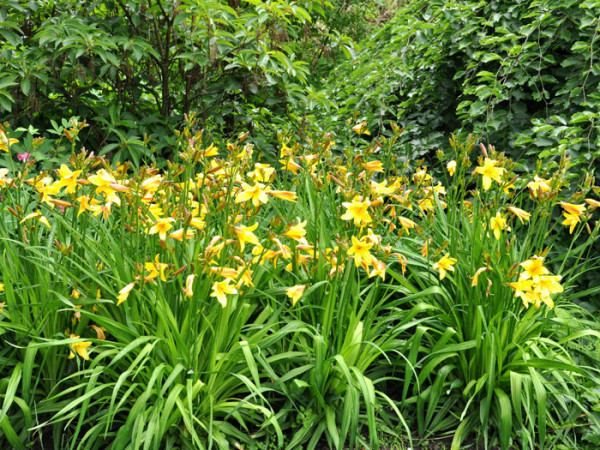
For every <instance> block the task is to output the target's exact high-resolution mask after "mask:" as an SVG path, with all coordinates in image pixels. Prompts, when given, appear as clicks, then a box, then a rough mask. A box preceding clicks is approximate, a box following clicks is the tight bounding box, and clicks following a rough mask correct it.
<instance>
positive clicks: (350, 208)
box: [341, 198, 373, 226]
mask: <svg viewBox="0 0 600 450" xmlns="http://www.w3.org/2000/svg"><path fill="white" fill-rule="evenodd" d="M342 205H343V206H344V207H345V208H346V212H345V213H344V214H343V215H342V217H341V219H342V220H354V225H356V226H363V225H366V224H367V223H370V222H372V221H373V219H371V216H370V215H369V213H368V212H367V209H368V208H369V206H371V202H370V201H369V200H364V201H360V199H359V198H355V199H354V200H352V202H344V203H342Z"/></svg>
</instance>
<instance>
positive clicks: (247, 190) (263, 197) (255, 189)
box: [235, 183, 269, 207]
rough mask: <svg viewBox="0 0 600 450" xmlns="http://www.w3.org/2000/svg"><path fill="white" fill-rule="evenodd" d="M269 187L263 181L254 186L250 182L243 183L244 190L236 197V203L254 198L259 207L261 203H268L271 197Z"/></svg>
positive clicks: (255, 204) (253, 200) (253, 201)
mask: <svg viewBox="0 0 600 450" xmlns="http://www.w3.org/2000/svg"><path fill="white" fill-rule="evenodd" d="M268 192H269V188H268V187H265V185H264V184H262V183H256V184H255V185H254V186H250V185H249V184H248V183H242V190H241V192H240V193H238V194H237V195H236V197H235V203H242V202H247V201H248V200H252V204H253V205H254V206H255V207H257V206H259V205H260V204H264V203H267V202H268V201H269V197H267V193H268Z"/></svg>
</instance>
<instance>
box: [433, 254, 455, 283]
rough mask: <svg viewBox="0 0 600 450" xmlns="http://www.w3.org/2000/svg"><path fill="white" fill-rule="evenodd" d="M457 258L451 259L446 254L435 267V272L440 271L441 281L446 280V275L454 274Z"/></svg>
mask: <svg viewBox="0 0 600 450" xmlns="http://www.w3.org/2000/svg"><path fill="white" fill-rule="evenodd" d="M456 261H457V260H456V258H450V255H449V254H448V253H446V254H445V255H444V256H443V257H442V258H441V259H440V260H439V261H438V262H436V263H435V264H434V265H433V269H434V270H439V272H440V280H443V279H444V278H446V273H447V272H448V271H449V272H454V267H453V266H454V264H456Z"/></svg>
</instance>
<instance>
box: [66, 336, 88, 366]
mask: <svg viewBox="0 0 600 450" xmlns="http://www.w3.org/2000/svg"><path fill="white" fill-rule="evenodd" d="M69 337H70V338H72V339H79V336H77V335H75V334H71V335H70V336H69ZM90 345H92V343H91V342H89V341H85V342H72V343H71V348H72V349H73V350H74V351H75V352H76V353H77V354H78V355H79V356H81V357H82V358H83V359H85V360H86V361H88V360H89V359H90V354H89V353H88V350H87V349H88V347H89V346H90ZM73 358H75V354H74V353H73V352H72V351H71V352H70V353H69V359H73Z"/></svg>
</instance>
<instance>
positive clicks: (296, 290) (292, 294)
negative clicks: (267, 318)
mask: <svg viewBox="0 0 600 450" xmlns="http://www.w3.org/2000/svg"><path fill="white" fill-rule="evenodd" d="M305 289H306V284H298V285H296V286H292V287H290V288H287V289H286V291H285V294H286V295H287V296H288V297H289V298H291V299H292V306H296V303H298V300H300V297H302V294H303V293H304V290H305Z"/></svg>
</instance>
